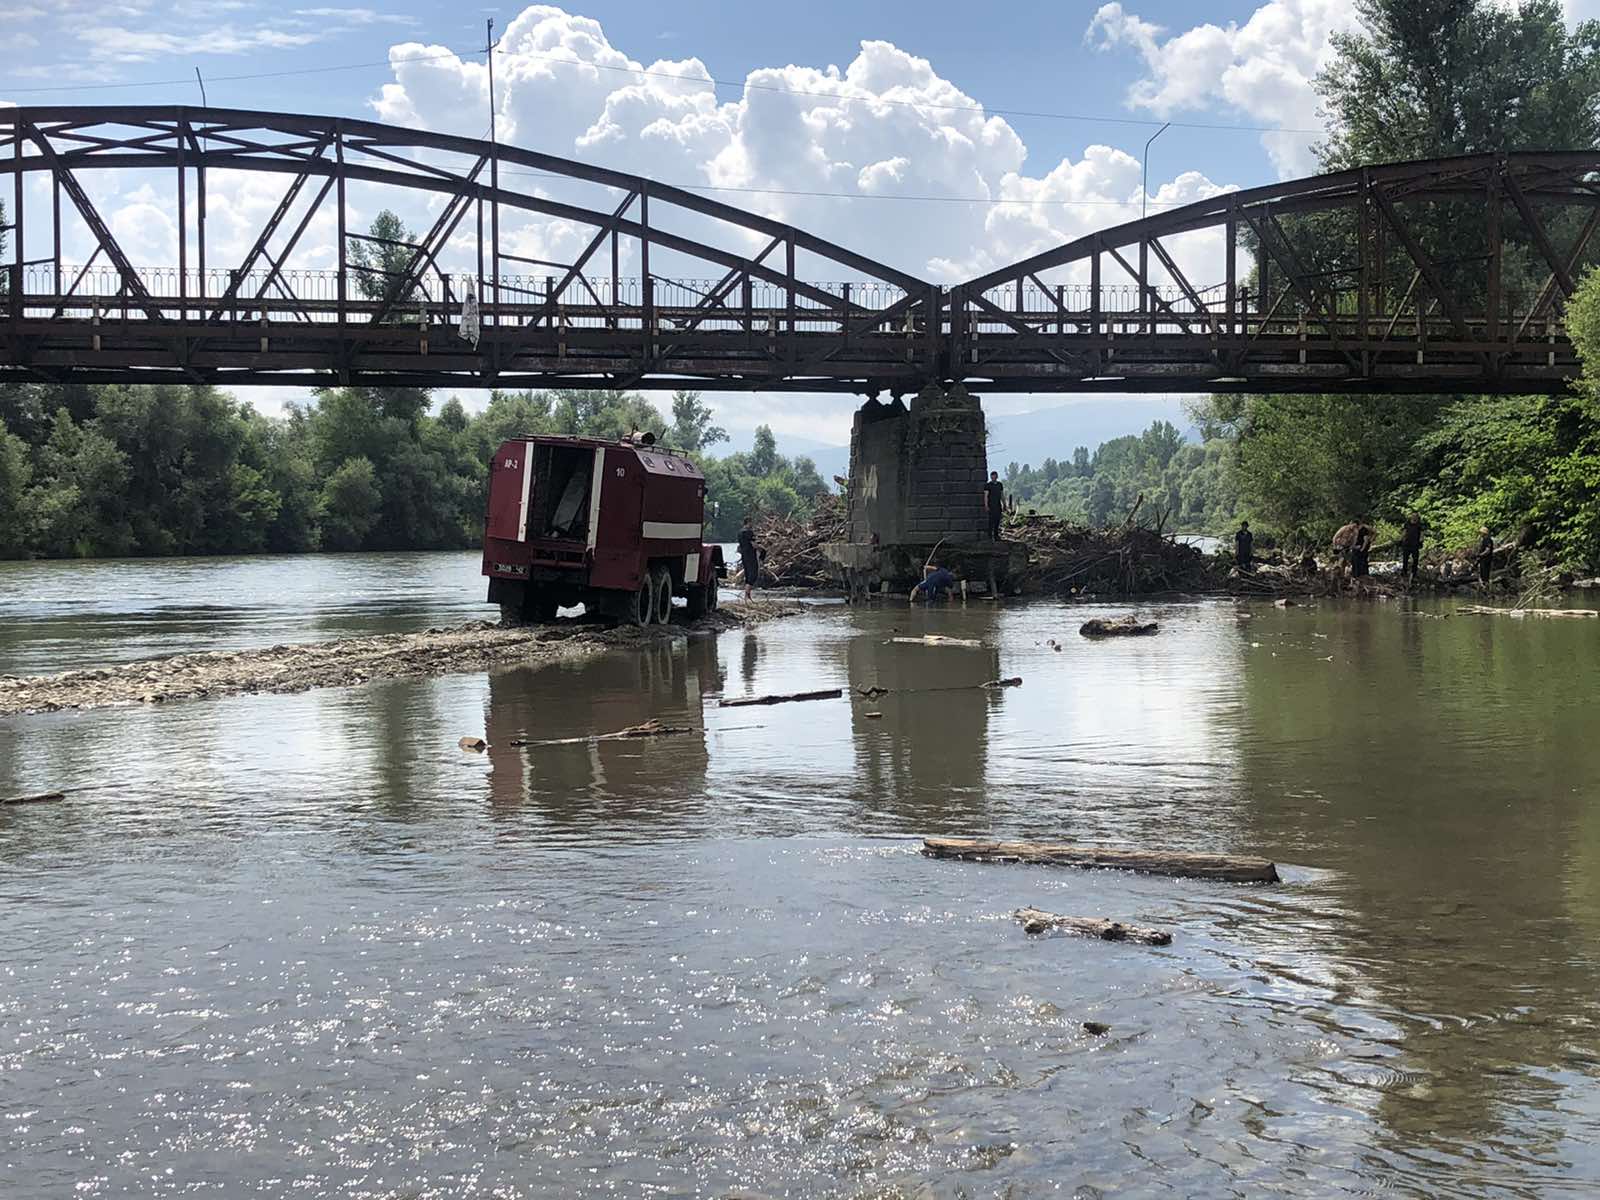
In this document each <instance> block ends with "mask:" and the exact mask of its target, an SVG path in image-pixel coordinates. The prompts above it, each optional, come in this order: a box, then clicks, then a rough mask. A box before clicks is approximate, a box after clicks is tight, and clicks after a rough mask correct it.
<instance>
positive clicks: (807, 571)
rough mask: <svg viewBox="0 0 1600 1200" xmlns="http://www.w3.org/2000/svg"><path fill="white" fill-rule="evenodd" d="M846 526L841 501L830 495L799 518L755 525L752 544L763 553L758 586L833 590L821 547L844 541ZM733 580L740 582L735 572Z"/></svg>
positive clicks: (762, 520)
mask: <svg viewBox="0 0 1600 1200" xmlns="http://www.w3.org/2000/svg"><path fill="white" fill-rule="evenodd" d="M847 523H848V520H847V516H846V513H845V507H844V501H843V499H842V498H840V497H839V496H835V495H834V494H833V493H832V492H825V493H823V494H822V495H820V496H818V497H817V498H816V500H815V501H813V503H812V505H811V511H810V512H809V513H807V514H805V515H802V516H788V517H785V516H777V515H775V514H774V515H768V516H763V517H758V518H757V519H756V522H755V531H756V545H758V546H760V547H761V548H762V549H763V550H765V551H766V552H767V554H766V558H764V559H763V560H762V562H761V583H762V585H763V586H765V587H792V588H822V587H837V586H838V584H837V582H836V581H835V579H834V577H833V575H832V574H830V573H829V568H828V560H827V559H825V558H823V557H822V547H823V546H824V545H826V544H827V543H829V542H842V541H845V540H846V537H847V535H846V531H845V527H846V525H847ZM733 577H734V578H736V579H738V581H739V582H741V583H742V582H743V579H742V577H741V576H740V575H739V569H738V568H737V567H734V568H733Z"/></svg>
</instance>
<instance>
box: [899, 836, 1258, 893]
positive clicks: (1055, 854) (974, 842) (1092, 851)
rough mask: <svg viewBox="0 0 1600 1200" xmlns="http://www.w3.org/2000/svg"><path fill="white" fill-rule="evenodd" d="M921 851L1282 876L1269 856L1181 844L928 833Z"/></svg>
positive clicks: (995, 859)
mask: <svg viewBox="0 0 1600 1200" xmlns="http://www.w3.org/2000/svg"><path fill="white" fill-rule="evenodd" d="M922 852H923V853H924V854H926V855H927V856H928V857H929V858H959V859H965V860H966V861H968V862H990V863H1039V864H1043V865H1046V866H1055V867H1088V868H1105V869H1110V870H1119V871H1138V872H1140V873H1142V874H1145V875H1171V876H1176V877H1180V878H1186V879H1214V880H1219V881H1221V882H1224V883H1277V882H1278V869H1277V867H1275V866H1274V865H1273V864H1272V862H1271V861H1270V860H1268V859H1265V858H1256V857H1253V856H1234V855H1227V854H1190V853H1186V852H1184V851H1178V850H1109V849H1102V848H1100V847H1096V846H1069V845H1066V844H1064V843H1060V842H991V841H980V840H978V839H975V838H924V839H923V842H922Z"/></svg>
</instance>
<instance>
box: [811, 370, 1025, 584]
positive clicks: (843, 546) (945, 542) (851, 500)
mask: <svg viewBox="0 0 1600 1200" xmlns="http://www.w3.org/2000/svg"><path fill="white" fill-rule="evenodd" d="M987 459H988V456H987V450H986V446H985V442H984V420H983V408H982V406H981V405H980V404H979V402H978V398H977V397H976V396H974V395H972V394H970V393H969V392H968V391H967V389H966V387H965V386H964V385H963V384H960V383H957V384H953V385H950V386H948V387H945V386H940V385H937V384H929V385H928V386H927V387H925V388H923V389H922V390H921V391H920V392H918V393H917V394H916V395H915V396H913V397H912V398H911V403H910V405H909V406H907V405H906V404H905V403H904V402H902V401H900V400H898V399H897V400H893V401H891V402H889V403H887V404H885V403H883V402H881V401H878V400H875V399H873V400H868V401H867V402H866V403H865V404H863V405H862V406H861V407H860V408H859V409H858V410H856V415H855V422H854V424H853V426H852V427H851V430H850V484H849V494H848V496H847V497H846V503H847V505H848V511H849V526H848V534H847V537H848V539H849V540H848V541H846V542H843V543H837V544H834V545H830V546H826V547H824V553H825V554H826V555H827V558H828V560H829V561H830V562H831V563H832V564H833V565H834V568H835V570H836V571H837V573H838V575H839V578H840V579H841V581H842V582H844V583H845V584H846V585H847V586H848V587H849V588H850V590H851V591H852V593H859V592H863V591H877V590H879V589H880V588H883V587H884V586H887V587H888V588H889V589H891V590H894V591H904V590H907V589H909V588H910V587H911V586H912V585H913V584H915V583H916V582H917V581H918V580H920V579H921V578H922V574H923V566H924V564H925V563H927V562H928V560H929V557H930V555H931V556H932V559H933V561H934V562H935V563H937V564H939V565H942V566H948V567H951V568H953V569H955V570H956V571H958V573H960V574H961V576H962V577H963V578H964V579H966V580H968V582H969V587H970V588H971V589H972V590H975V591H978V592H984V591H986V590H989V589H991V588H995V587H997V586H1000V585H1003V583H1004V581H1005V579H1006V577H1007V576H1008V575H1010V574H1011V573H1012V558H1013V557H1014V556H1016V555H1018V554H1020V555H1021V558H1022V560H1023V561H1025V560H1026V551H1025V550H1023V549H1022V548H1021V547H1018V546H1015V545H1013V544H1011V543H1007V542H996V541H992V540H990V538H989V531H988V520H987V517H986V515H985V512H984V507H983V482H984V480H985V479H987V478H988V460H987ZM1021 565H1022V563H1021V562H1019V563H1018V564H1017V567H1018V569H1020V567H1021Z"/></svg>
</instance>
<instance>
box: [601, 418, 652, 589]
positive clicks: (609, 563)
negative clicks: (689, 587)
mask: <svg viewBox="0 0 1600 1200" xmlns="http://www.w3.org/2000/svg"><path fill="white" fill-rule="evenodd" d="M597 457H598V456H597ZM601 473H602V475H603V476H604V478H603V480H602V482H601V490H600V507H599V511H598V513H596V514H595V516H596V517H597V518H598V519H597V520H592V521H591V522H590V536H591V537H593V538H594V551H593V554H594V565H593V567H591V568H590V571H589V583H590V586H592V587H599V588H617V589H619V590H621V591H625V592H632V591H637V590H638V587H639V584H640V581H641V580H642V579H643V578H644V575H645V572H646V571H647V570H648V562H647V561H646V559H645V555H644V547H643V537H642V534H643V515H642V514H643V504H644V486H645V480H644V471H643V470H642V468H641V467H640V466H639V459H638V456H637V455H636V454H635V453H634V452H633V451H632V450H626V449H621V448H617V449H610V448H608V449H607V451H606V454H605V457H604V466H603V467H602V468H601Z"/></svg>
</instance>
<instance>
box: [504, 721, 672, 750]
mask: <svg viewBox="0 0 1600 1200" xmlns="http://www.w3.org/2000/svg"><path fill="white" fill-rule="evenodd" d="M699 732H700V731H699V729H698V728H696V727H695V726H693V725H663V724H662V723H661V722H660V721H659V720H657V719H656V718H655V717H651V718H650V719H649V720H648V721H645V722H643V723H642V724H639V725H629V726H628V727H627V728H626V729H618V730H617V731H616V732H614V733H591V734H587V735H586V736H584V737H569V738H547V739H545V740H543V741H530V740H528V739H526V738H521V739H518V740H517V741H514V742H512V743H511V744H512V745H513V746H576V745H579V744H586V743H589V742H620V741H626V740H627V739H629V738H653V737H671V736H673V735H674V734H680V733H699Z"/></svg>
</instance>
